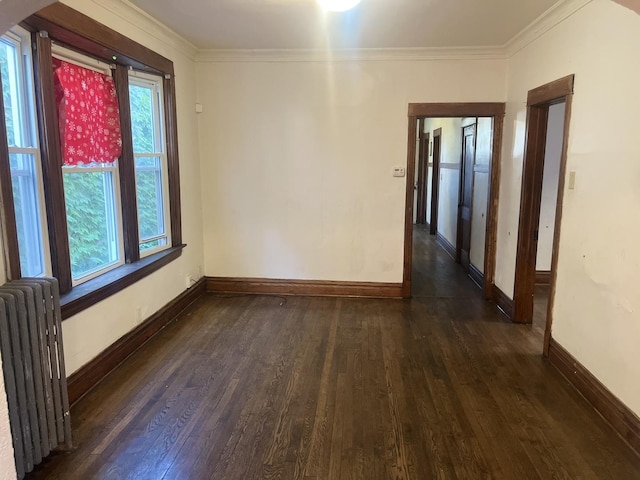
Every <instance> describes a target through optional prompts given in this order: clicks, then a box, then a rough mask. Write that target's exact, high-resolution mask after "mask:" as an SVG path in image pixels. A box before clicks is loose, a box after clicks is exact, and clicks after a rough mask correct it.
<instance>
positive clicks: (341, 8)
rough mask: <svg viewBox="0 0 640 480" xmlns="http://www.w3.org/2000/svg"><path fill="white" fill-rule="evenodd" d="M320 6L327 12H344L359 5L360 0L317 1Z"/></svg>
mask: <svg viewBox="0 0 640 480" xmlns="http://www.w3.org/2000/svg"><path fill="white" fill-rule="evenodd" d="M318 3H319V4H320V6H321V7H322V8H323V9H324V10H327V11H329V12H346V11H347V10H351V9H352V8H353V7H355V6H356V5H358V4H359V3H360V0H318Z"/></svg>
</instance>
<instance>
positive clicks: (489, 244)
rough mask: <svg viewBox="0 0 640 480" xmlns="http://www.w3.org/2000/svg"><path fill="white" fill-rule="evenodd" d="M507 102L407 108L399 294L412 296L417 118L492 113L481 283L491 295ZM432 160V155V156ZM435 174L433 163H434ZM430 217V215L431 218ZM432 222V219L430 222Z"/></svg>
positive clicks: (487, 296)
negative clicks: (402, 238)
mask: <svg viewBox="0 0 640 480" xmlns="http://www.w3.org/2000/svg"><path fill="white" fill-rule="evenodd" d="M505 111H506V104H505V103H503V102H496V103H410V104H409V108H408V135H407V137H408V138H407V139H408V143H407V181H406V198H405V213H404V215H405V222H404V224H405V227H404V265H403V275H402V296H403V297H404V298H409V297H411V274H412V268H411V267H412V265H411V262H412V255H413V195H414V188H413V184H414V180H415V179H414V176H415V161H416V135H417V131H418V128H417V127H418V118H425V117H492V118H493V141H492V147H491V166H490V173H489V175H490V181H489V194H488V197H489V199H488V202H487V203H488V205H487V209H488V210H487V230H486V236H485V257H484V285H483V287H482V291H483V294H484V296H485V298H487V299H490V298H492V297H493V280H494V275H495V265H496V257H495V252H496V238H497V226H498V222H497V219H498V200H499V190H500V188H499V187H500V162H501V152H502V132H503V126H504V115H505ZM434 160H435V159H434ZM433 167H434V169H433V172H434V177H435V173H436V169H435V167H436V165H435V161H434V165H433ZM432 220H433V218H432ZM432 223H433V222H432Z"/></svg>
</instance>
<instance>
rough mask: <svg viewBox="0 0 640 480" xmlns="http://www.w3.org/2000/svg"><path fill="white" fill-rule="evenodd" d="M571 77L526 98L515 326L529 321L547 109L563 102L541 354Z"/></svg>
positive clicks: (557, 226) (553, 272) (552, 289)
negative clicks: (561, 144) (560, 153)
mask: <svg viewBox="0 0 640 480" xmlns="http://www.w3.org/2000/svg"><path fill="white" fill-rule="evenodd" d="M573 82H574V76H573V75H569V76H567V77H564V78H561V79H559V80H556V81H554V82H551V83H548V84H546V85H542V86H541V87H538V88H535V89H533V90H531V91H530V92H529V94H528V96H527V127H526V134H525V135H526V137H525V138H526V140H525V142H526V143H525V152H524V158H523V166H522V187H521V191H522V193H521V197H520V221H519V226H518V243H517V252H516V269H515V281H514V292H513V305H514V307H513V318H512V320H513V321H514V322H516V323H531V322H532V321H533V294H534V289H535V282H536V255H537V251H538V228H539V223H540V206H541V199H542V180H543V176H544V157H545V149H546V141H547V122H548V117H549V106H551V105H553V104H556V103H561V102H566V108H565V121H564V140H563V147H562V156H561V159H560V181H559V184H558V197H557V202H558V204H557V205H556V220H555V231H554V240H553V253H552V260H551V287H550V298H549V305H548V309H547V312H548V313H547V330H548V332H547V333H546V334H545V351H546V350H547V348H548V347H547V346H548V340H549V339H550V328H551V312H552V308H553V299H554V295H555V277H556V267H557V249H558V243H559V238H560V220H561V216H562V199H563V194H564V174H565V170H566V153H567V143H568V142H567V139H568V131H569V128H568V127H569V118H570V112H571V108H570V101H571V96H572V94H573Z"/></svg>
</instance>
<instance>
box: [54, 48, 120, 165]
mask: <svg viewBox="0 0 640 480" xmlns="http://www.w3.org/2000/svg"><path fill="white" fill-rule="evenodd" d="M53 68H54V76H53V77H54V84H55V92H56V103H57V105H58V120H59V125H60V143H61V147H62V160H63V165H65V166H79V165H91V164H96V163H113V162H115V161H116V160H117V159H118V158H119V157H120V153H121V152H122V136H121V132H120V109H119V108H118V97H117V96H116V88H115V85H114V83H113V78H111V77H110V76H109V75H104V74H102V73H99V72H95V71H93V70H89V69H87V68H82V67H79V66H77V65H74V64H72V63H67V62H64V61H62V60H58V59H56V58H54V59H53Z"/></svg>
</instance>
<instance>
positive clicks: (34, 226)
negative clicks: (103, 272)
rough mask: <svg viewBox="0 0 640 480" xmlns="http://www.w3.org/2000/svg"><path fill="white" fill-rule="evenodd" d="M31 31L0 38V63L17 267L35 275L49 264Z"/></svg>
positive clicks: (47, 271)
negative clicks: (17, 250) (35, 112)
mask: <svg viewBox="0 0 640 480" xmlns="http://www.w3.org/2000/svg"><path fill="white" fill-rule="evenodd" d="M29 37H30V36H29V33H28V32H26V31H25V30H23V29H21V28H18V27H16V28H14V29H13V30H12V31H11V32H9V33H7V34H6V35H4V36H3V37H2V38H1V39H0V69H1V72H2V94H3V100H4V113H5V123H6V135H7V143H8V147H9V149H8V150H9V151H8V153H9V165H10V170H11V184H12V190H13V204H14V211H15V220H16V230H17V236H18V244H19V246H20V269H21V272H22V275H23V276H30V277H35V276H40V275H44V274H47V273H49V271H50V267H49V262H48V256H47V255H46V254H45V252H46V250H47V249H48V243H47V241H46V235H45V234H44V232H45V231H46V227H45V209H44V203H43V192H42V172H41V168H40V150H39V148H38V134H37V130H36V126H35V125H36V121H35V115H34V95H33V82H32V78H33V75H32V70H31V50H30V45H31V42H30V38H29Z"/></svg>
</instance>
